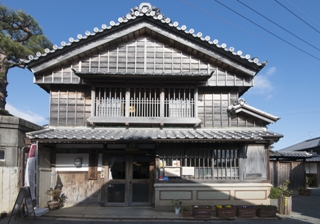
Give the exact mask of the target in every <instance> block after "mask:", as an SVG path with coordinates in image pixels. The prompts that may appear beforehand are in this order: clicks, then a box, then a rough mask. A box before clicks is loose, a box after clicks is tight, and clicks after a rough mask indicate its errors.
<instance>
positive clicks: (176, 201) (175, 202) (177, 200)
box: [171, 199, 182, 208]
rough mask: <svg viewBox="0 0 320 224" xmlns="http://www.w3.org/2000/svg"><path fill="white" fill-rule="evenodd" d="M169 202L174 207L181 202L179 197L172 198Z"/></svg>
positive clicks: (178, 205)
mask: <svg viewBox="0 0 320 224" xmlns="http://www.w3.org/2000/svg"><path fill="white" fill-rule="evenodd" d="M171 203H172V204H173V205H174V207H177V208H178V207H180V205H181V204H182V202H181V201H180V200H179V199H173V200H172V201H171Z"/></svg>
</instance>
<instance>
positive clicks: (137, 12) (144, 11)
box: [25, 3, 266, 66]
mask: <svg viewBox="0 0 320 224" xmlns="http://www.w3.org/2000/svg"><path fill="white" fill-rule="evenodd" d="M142 16H147V17H152V18H153V19H154V20H155V21H159V22H160V23H162V24H167V25H168V26H169V27H172V28H176V29H177V30H179V32H183V33H184V35H192V37H193V38H195V39H200V40H202V41H204V42H207V43H208V44H210V45H212V46H213V47H216V48H217V49H219V48H220V49H223V50H224V51H226V52H228V53H229V54H230V56H236V57H239V58H240V59H244V60H247V61H248V62H250V63H254V64H256V65H258V66H264V65H265V64H266V62H262V63H259V59H258V58H256V57H254V58H251V56H250V55H249V54H246V55H242V51H241V50H238V51H235V50H234V47H229V48H227V45H226V44H225V43H222V44H221V45H220V44H218V43H219V41H218V40H217V39H215V40H213V41H210V37H209V36H205V37H203V36H202V33H201V32H198V33H195V31H194V29H189V30H187V29H186V26H185V25H182V26H181V27H179V26H178V22H173V23H172V21H171V19H170V18H168V17H165V16H164V15H163V14H162V13H160V9H158V8H156V7H154V6H151V4H149V3H141V4H140V6H139V7H135V8H133V9H131V11H130V12H129V13H128V14H127V15H126V16H124V17H119V18H118V22H115V21H110V26H107V25H106V24H103V25H102V26H101V27H102V29H99V28H97V27H95V28H94V29H93V30H94V32H90V31H86V32H85V35H84V36H82V35H81V34H78V35H77V39H74V38H72V37H70V38H69V42H65V41H62V42H61V46H60V47H59V46H57V45H54V46H53V49H52V50H50V49H45V53H44V54H41V53H40V52H37V53H36V55H30V56H29V57H28V58H29V60H28V61H25V63H29V62H31V61H36V60H38V59H39V58H41V57H45V56H47V55H49V54H53V53H55V52H57V51H59V50H62V49H64V48H66V47H68V46H71V45H74V44H76V43H79V42H81V40H83V39H87V38H90V37H91V36H95V35H97V34H98V33H103V32H108V31H109V30H111V29H112V28H113V27H118V26H121V24H125V23H127V22H128V21H130V20H135V19H137V18H139V17H142Z"/></svg>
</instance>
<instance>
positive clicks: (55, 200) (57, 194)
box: [46, 188, 67, 210]
mask: <svg viewBox="0 0 320 224" xmlns="http://www.w3.org/2000/svg"><path fill="white" fill-rule="evenodd" d="M46 194H47V195H50V196H51V198H52V200H50V201H48V202H47V203H48V208H49V209H50V210H54V209H59V208H62V207H63V206H64V203H65V202H66V200H67V196H65V194H61V189H59V188H56V189H52V188H50V189H49V190H47V191H46Z"/></svg>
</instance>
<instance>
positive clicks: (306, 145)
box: [279, 137, 320, 151]
mask: <svg viewBox="0 0 320 224" xmlns="http://www.w3.org/2000/svg"><path fill="white" fill-rule="evenodd" d="M315 147H320V137H317V138H313V139H308V140H306V141H303V142H300V143H297V144H295V145H292V146H289V147H286V148H283V149H281V150H279V151H301V150H308V149H312V148H315Z"/></svg>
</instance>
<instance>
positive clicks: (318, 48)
mask: <svg viewBox="0 0 320 224" xmlns="http://www.w3.org/2000/svg"><path fill="white" fill-rule="evenodd" d="M237 1H238V2H239V3H241V4H242V5H244V6H245V7H247V8H249V9H251V10H252V11H254V12H255V13H257V14H258V15H260V16H262V17H263V18H265V19H266V20H268V21H269V22H271V23H273V24H274V25H276V26H278V27H280V28H281V29H283V30H285V31H286V32H288V33H290V34H291V35H292V36H294V37H296V38H298V39H299V40H301V41H303V42H304V43H306V44H308V45H309V46H311V47H313V48H315V49H317V50H318V51H320V49H319V48H317V47H316V46H314V45H312V44H310V43H308V42H307V41H305V40H303V39H302V38H300V37H298V36H297V35H295V34H294V33H292V32H290V31H289V30H287V29H286V28H284V27H282V26H280V25H279V24H278V23H276V22H274V21H272V20H271V19H269V18H267V17H266V16H264V15H262V14H261V13H260V12H258V11H256V10H255V9H253V8H251V7H250V6H248V5H246V4H245V3H243V2H241V1H240V0H237Z"/></svg>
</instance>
